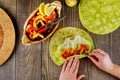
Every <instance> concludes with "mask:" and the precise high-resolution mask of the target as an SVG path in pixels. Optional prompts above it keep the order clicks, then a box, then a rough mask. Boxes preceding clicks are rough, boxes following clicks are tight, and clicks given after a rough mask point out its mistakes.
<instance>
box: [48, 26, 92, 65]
mask: <svg viewBox="0 0 120 80" xmlns="http://www.w3.org/2000/svg"><path fill="white" fill-rule="evenodd" d="M77 38H78V39H77ZM76 43H81V44H86V45H87V46H88V48H89V50H88V52H91V50H92V49H93V48H94V43H93V40H92V38H91V37H90V35H89V34H88V33H87V32H85V31H83V30H81V29H80V28H75V27H65V28H62V29H59V30H58V31H56V32H55V34H54V35H53V36H52V38H51V40H50V44H49V51H50V57H51V58H52V60H53V62H54V63H55V64H56V65H58V66H60V65H62V64H63V63H64V62H65V61H66V60H68V59H70V58H71V57H69V58H67V59H64V58H62V56H61V53H62V51H63V50H62V48H63V47H66V46H67V47H75V46H76ZM71 44H72V45H71ZM75 56H78V57H79V58H84V57H87V55H86V54H81V55H75ZM75 56H72V57H75Z"/></svg>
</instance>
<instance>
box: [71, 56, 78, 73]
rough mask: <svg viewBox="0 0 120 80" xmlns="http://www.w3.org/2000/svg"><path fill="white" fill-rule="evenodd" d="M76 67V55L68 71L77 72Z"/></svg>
mask: <svg viewBox="0 0 120 80" xmlns="http://www.w3.org/2000/svg"><path fill="white" fill-rule="evenodd" d="M78 68H79V60H78V58H77V57H76V58H75V59H74V61H73V64H72V66H71V69H70V71H71V72H76V73H77V71H78Z"/></svg>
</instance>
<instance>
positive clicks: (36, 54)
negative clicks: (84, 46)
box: [0, 0, 120, 80]
mask: <svg viewBox="0 0 120 80" xmlns="http://www.w3.org/2000/svg"><path fill="white" fill-rule="evenodd" d="M52 1H54V0H0V6H2V7H3V8H4V9H5V10H6V11H7V13H9V14H10V15H11V16H10V17H11V18H12V20H13V22H14V25H15V29H16V35H17V36H16V37H17V38H16V39H17V40H16V46H15V49H14V52H13V55H12V56H11V57H10V59H9V60H8V61H7V62H6V64H4V65H2V66H0V80H7V79H9V80H59V79H58V78H59V75H60V71H61V67H58V66H56V65H55V64H54V63H53V61H52V60H51V58H50V57H49V50H48V48H49V40H50V39H47V40H46V41H45V42H43V43H39V44H35V45H31V46H24V45H23V44H22V43H21V37H22V32H23V25H24V22H25V20H26V18H27V17H28V16H29V14H30V13H31V12H32V11H33V10H34V9H35V8H36V7H37V6H39V4H40V3H41V2H45V3H47V2H52ZM60 1H61V2H62V5H63V8H62V13H61V14H62V15H67V18H66V19H65V20H64V21H62V22H61V23H60V26H59V27H58V28H62V27H64V26H78V27H79V28H82V29H84V30H86V29H85V28H84V27H83V26H82V25H81V23H80V21H79V16H78V6H76V7H74V8H69V7H67V6H66V5H65V3H64V0H60ZM78 1H79V0H78ZM87 32H88V31H87ZM119 32H120V28H119V29H117V30H116V31H115V32H113V33H111V34H107V35H103V36H100V35H95V34H93V33H90V32H88V33H90V35H91V36H92V37H93V39H94V42H95V46H96V48H101V49H103V50H105V51H106V52H108V54H109V55H110V57H111V59H112V61H113V62H114V63H116V64H118V65H120V53H119V52H120V48H119V47H120V34H119ZM80 62H81V64H80V67H79V73H84V74H86V77H85V78H84V79H82V80H118V79H117V78H115V77H113V76H112V75H110V74H107V73H105V72H103V71H101V70H99V69H98V68H97V67H96V66H95V65H94V64H93V63H92V62H91V61H90V60H89V59H88V58H85V59H82V60H80Z"/></svg>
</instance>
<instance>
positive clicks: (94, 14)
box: [78, 0, 120, 35]
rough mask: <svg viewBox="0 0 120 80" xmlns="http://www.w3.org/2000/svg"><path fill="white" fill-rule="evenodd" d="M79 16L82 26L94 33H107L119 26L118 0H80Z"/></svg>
mask: <svg viewBox="0 0 120 80" xmlns="http://www.w3.org/2000/svg"><path fill="white" fill-rule="evenodd" d="M78 8H79V18H80V20H81V22H82V24H83V26H84V27H85V28H86V29H87V30H88V31H90V32H93V33H96V34H101V35H103V34H108V33H111V32H113V31H115V30H116V29H117V28H118V27H119V26H120V0H81V1H80V4H79V7H78Z"/></svg>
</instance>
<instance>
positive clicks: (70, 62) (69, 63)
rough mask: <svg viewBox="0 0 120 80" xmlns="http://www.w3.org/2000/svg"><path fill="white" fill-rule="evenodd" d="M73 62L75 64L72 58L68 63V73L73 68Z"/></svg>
mask: <svg viewBox="0 0 120 80" xmlns="http://www.w3.org/2000/svg"><path fill="white" fill-rule="evenodd" d="M72 62H73V58H71V59H70V60H69V61H68V64H67V66H66V71H69V70H70V68H71V65H72Z"/></svg>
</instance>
